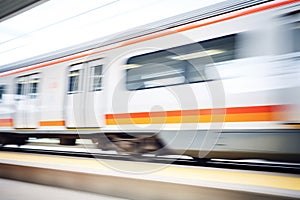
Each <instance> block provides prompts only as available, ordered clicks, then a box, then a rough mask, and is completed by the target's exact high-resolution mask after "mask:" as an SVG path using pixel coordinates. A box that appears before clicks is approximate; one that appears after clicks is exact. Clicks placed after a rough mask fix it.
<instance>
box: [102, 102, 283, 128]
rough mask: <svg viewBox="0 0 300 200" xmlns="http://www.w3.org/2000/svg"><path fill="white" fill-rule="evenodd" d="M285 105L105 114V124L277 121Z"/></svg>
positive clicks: (280, 117)
mask: <svg viewBox="0 0 300 200" xmlns="http://www.w3.org/2000/svg"><path fill="white" fill-rule="evenodd" d="M286 108H287V106H286V105H272V106H251V107H231V108H224V109H222V108H219V109H198V110H174V111H165V112H139V113H121V114H107V115H106V116H105V118H106V124H107V125H117V124H163V123H208V122H251V121H253V122H254V121H279V120H280V119H282V113H283V112H284V111H285V110H286Z"/></svg>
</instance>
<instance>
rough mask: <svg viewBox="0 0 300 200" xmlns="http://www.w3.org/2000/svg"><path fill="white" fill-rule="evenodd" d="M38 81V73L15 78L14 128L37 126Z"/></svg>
mask: <svg viewBox="0 0 300 200" xmlns="http://www.w3.org/2000/svg"><path fill="white" fill-rule="evenodd" d="M39 81H40V78H39V74H32V75H28V76H22V77H18V78H17V81H16V82H17V88H16V98H15V100H16V113H15V116H14V127H15V128H37V127H38V126H39V109H38V87H39Z"/></svg>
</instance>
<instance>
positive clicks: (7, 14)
mask: <svg viewBox="0 0 300 200" xmlns="http://www.w3.org/2000/svg"><path fill="white" fill-rule="evenodd" d="M46 1H48V0H0V22H2V21H4V20H7V19H9V18H11V17H13V16H16V15H18V14H20V13H22V12H25V11H27V10H29V9H31V8H33V7H35V6H38V5H40V4H42V3H45V2H46Z"/></svg>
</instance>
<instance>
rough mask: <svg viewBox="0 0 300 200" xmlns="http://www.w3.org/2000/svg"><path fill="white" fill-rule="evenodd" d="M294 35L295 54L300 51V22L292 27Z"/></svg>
mask: <svg viewBox="0 0 300 200" xmlns="http://www.w3.org/2000/svg"><path fill="white" fill-rule="evenodd" d="M292 27H293V28H292V34H293V41H292V42H293V52H299V51H300V22H296V23H294V24H293V26H292Z"/></svg>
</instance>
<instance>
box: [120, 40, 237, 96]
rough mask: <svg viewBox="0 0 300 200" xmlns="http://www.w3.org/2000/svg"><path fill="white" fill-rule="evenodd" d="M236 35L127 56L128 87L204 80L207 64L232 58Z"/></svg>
mask: <svg viewBox="0 0 300 200" xmlns="http://www.w3.org/2000/svg"><path fill="white" fill-rule="evenodd" d="M235 38H236V35H229V36H224V37H220V38H215V39H211V40H207V41H202V42H198V43H193V44H188V45H184V46H180V47H175V48H170V49H167V50H161V51H157V52H152V53H149V54H143V55H138V56H134V57H132V58H130V59H129V60H128V62H127V65H126V66H125V68H126V69H127V82H126V83H127V88H128V89H129V90H137V89H146V88H154V87H162V86H169V85H178V84H184V83H193V82H201V81H207V79H206V78H205V67H206V66H207V65H208V64H212V63H219V62H224V61H229V60H233V59H235Z"/></svg>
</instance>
